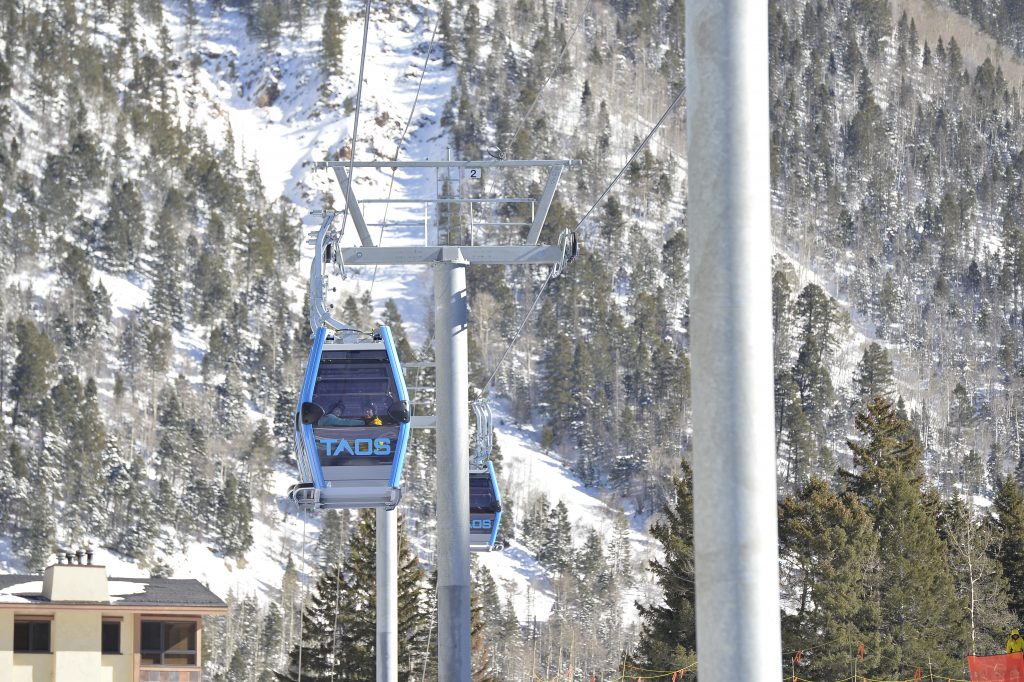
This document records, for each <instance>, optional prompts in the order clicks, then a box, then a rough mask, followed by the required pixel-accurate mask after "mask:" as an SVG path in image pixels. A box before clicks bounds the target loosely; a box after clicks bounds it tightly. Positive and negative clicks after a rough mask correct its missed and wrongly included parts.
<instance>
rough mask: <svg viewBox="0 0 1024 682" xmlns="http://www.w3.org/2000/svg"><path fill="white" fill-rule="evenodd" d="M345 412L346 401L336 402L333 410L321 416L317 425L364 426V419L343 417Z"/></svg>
mask: <svg viewBox="0 0 1024 682" xmlns="http://www.w3.org/2000/svg"><path fill="white" fill-rule="evenodd" d="M344 412H345V403H343V402H341V401H340V400H339V401H338V402H336V403H334V407H332V408H331V411H330V412H328V413H327V414H325V415H324V416H322V417H320V420H319V421H317V423H316V425H317V426H362V425H363V424H364V421H363V420H362V419H350V418H346V417H342V416H341V415H342V414H343V413H344Z"/></svg>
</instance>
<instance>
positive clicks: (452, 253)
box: [316, 159, 580, 682]
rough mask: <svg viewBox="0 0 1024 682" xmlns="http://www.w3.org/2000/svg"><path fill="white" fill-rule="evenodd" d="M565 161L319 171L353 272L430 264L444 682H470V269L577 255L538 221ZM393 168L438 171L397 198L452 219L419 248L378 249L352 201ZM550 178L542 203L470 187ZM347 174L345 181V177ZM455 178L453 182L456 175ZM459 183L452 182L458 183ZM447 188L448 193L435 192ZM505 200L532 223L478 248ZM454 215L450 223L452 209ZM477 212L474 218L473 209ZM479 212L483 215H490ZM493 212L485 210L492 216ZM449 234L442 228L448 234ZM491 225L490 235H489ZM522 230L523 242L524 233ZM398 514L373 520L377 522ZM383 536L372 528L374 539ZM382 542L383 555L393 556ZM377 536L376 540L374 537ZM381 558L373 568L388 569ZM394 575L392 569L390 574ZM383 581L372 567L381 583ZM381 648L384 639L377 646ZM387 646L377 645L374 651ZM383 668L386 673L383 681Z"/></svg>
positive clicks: (384, 629)
mask: <svg viewBox="0 0 1024 682" xmlns="http://www.w3.org/2000/svg"><path fill="white" fill-rule="evenodd" d="M579 165H580V162H579V161H569V160H505V159H502V160H497V159H496V160H488V161H400V162H391V161H382V162H377V161H370V162H365V161H364V162H359V161H357V162H350V161H330V162H321V163H318V164H316V167H317V168H321V169H324V168H329V169H331V170H333V171H334V173H335V175H336V176H337V178H338V183H339V184H340V185H341V189H342V194H343V196H344V197H345V210H346V211H347V213H348V218H350V219H351V220H352V225H353V227H354V228H355V230H356V234H357V235H358V239H359V246H355V247H351V246H350V247H344V246H340V245H339V247H338V248H337V249H336V250H335V257H336V258H338V259H339V260H340V261H342V263H343V264H344V266H345V267H349V266H362V265H366V266H378V265H381V266H395V265H399V266H432V267H433V268H434V324H435V342H434V348H435V356H436V371H437V387H436V391H437V414H436V428H437V431H436V434H437V436H436V437H437V490H436V492H435V496H436V497H435V499H436V504H437V553H436V556H437V645H438V646H437V648H438V677H439V679H441V680H445V682H470V671H471V668H470V612H469V598H470V580H469V557H470V550H469V468H468V465H467V457H468V454H469V431H468V424H469V405H468V400H469V360H468V354H467V328H468V324H469V308H468V305H467V303H468V296H467V291H466V268H468V267H469V266H471V265H548V266H551V267H553V268H557V269H558V270H557V271H560V270H561V268H563V267H564V266H565V263H566V262H567V260H568V259H570V258H571V256H572V255H574V254H573V253H572V252H573V247H574V244H575V238H574V236H573V235H572V234H571V233H569V232H568V231H564V232H563V233H562V234H560V235H559V236H558V239H557V242H556V243H555V244H548V245H545V244H542V243H541V241H540V238H541V235H542V230H543V227H544V221H545V219H546V218H547V214H548V210H549V209H550V208H551V201H552V199H553V198H554V195H555V190H556V188H557V187H558V180H559V178H560V176H561V174H562V171H563V170H564V169H566V168H569V167H573V166H579ZM373 169H380V170H386V169H391V170H394V171H396V172H397V171H398V170H402V171H412V172H417V171H418V172H420V173H429V172H430V171H433V172H434V186H435V193H434V196H427V197H419V198H415V199H403V200H402V201H403V202H406V203H409V202H413V203H421V204H423V205H424V206H429V205H433V206H435V207H439V208H445V209H447V210H446V216H447V220H448V223H447V224H446V225H442V226H439V229H438V230H437V234H436V236H431V233H430V232H431V231H430V230H428V229H426V228H425V229H424V238H423V243H422V244H420V245H416V246H410V245H403V246H381V245H380V244H379V243H374V241H373V238H372V236H371V234H370V228H369V226H368V225H367V222H366V219H365V217H364V212H363V205H365V204H366V203H369V202H360V201H359V199H358V198H357V197H356V196H355V187H354V184H355V183H354V182H353V176H354V175H355V171H356V170H373ZM516 170H518V171H519V172H538V171H540V172H542V173H543V172H546V175H547V177H546V180H545V182H544V187H543V190H542V192H541V194H540V196H539V197H490V196H485V195H484V192H482V191H474V190H472V189H469V188H467V184H470V183H472V181H477V182H476V184H477V186H478V187H479V188H481V189H482V187H483V181H484V176H485V175H489V174H492V173H507V172H514V171H516ZM350 173H351V175H350ZM453 173H454V174H455V175H454V177H453V175H452V174H453ZM456 183H457V184H456ZM440 187H445V188H446V189H445V190H444V191H438V188H440ZM502 204H527V205H529V206H530V207H531V217H530V219H529V220H528V221H523V222H520V223H505V225H507V226H508V227H509V228H510V229H509V230H508V233H507V234H502V235H501V240H502V243H501V244H500V245H489V244H482V243H478V242H479V241H486V240H487V238H488V236H489V235H492V234H494V233H495V231H496V230H495V229H494V228H495V224H494V223H489V222H486V221H484V222H483V223H477V222H475V218H474V216H475V215H476V214H479V213H481V211H480V207H481V206H483V207H487V206H490V207H497V206H500V205H502ZM452 208H458V209H459V211H460V213H459V218H458V219H457V220H455V221H452V219H451V216H452V213H451V209H452ZM474 211H475V212H476V214H475V213H474ZM483 213H485V214H486V211H484V212H483ZM493 213H495V212H494V211H491V214H493ZM444 228H447V229H444ZM485 228H487V229H485ZM523 232H525V233H526V236H525V238H524V237H522V236H520V235H522V233H523ZM382 517H390V519H389V523H390V524H394V523H395V520H394V517H395V514H394V512H387V513H381V514H378V524H380V522H381V521H383V520H384V518H382ZM379 532H380V530H379V529H378V533H379ZM391 537H392V536H388V538H387V542H386V547H387V548H386V550H385V551H391V552H393V551H395V550H394V549H392V548H393V547H394V544H393V541H392V540H391ZM378 538H380V535H378ZM388 561H389V559H388V557H382V555H381V549H380V548H379V549H378V562H379V563H385V564H386V565H388V566H394V565H395V562H394V561H393V560H390V563H389V564H387V562H388ZM388 570H392V569H390V568H389V569H388ZM381 579H382V576H381V571H380V570H379V571H378V581H380V580H381ZM396 589H397V586H396V585H395V583H394V581H393V580H390V579H389V580H386V581H384V582H383V583H381V582H378V591H379V592H386V591H388V590H396ZM396 607H397V599H394V598H392V597H390V596H389V595H387V594H386V593H385V594H384V595H383V598H382V597H381V596H380V595H379V596H378V608H379V609H382V610H385V611H387V613H379V612H378V614H377V619H378V628H377V630H378V637H379V638H380V635H381V633H388V634H389V636H388V637H387V641H388V642H389V643H390V642H394V635H393V634H391V633H396V632H397V627H396V622H397V608H396ZM382 644H383V643H382ZM384 648H385V647H384V646H381V644H379V645H378V651H383V649H384ZM388 648H389V649H390V651H389V652H388V653H389V656H387V657H385V656H380V655H379V656H378V677H377V679H378V680H379V681H383V682H389V680H390V679H393V678H391V673H390V671H391V670H393V669H395V666H394V663H393V661H389V660H382V659H384V658H389V659H391V658H392V657H394V656H395V655H396V654H397V651H395V650H394V649H393V648H391V646H389V647H388ZM381 668H384V669H385V670H386V671H387V672H386V673H385V674H384V676H382V673H381Z"/></svg>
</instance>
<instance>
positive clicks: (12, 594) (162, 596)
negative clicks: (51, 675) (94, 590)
mask: <svg viewBox="0 0 1024 682" xmlns="http://www.w3.org/2000/svg"><path fill="white" fill-rule="evenodd" d="M107 588H108V590H109V593H110V602H109V604H110V605H112V606H121V607H126V606H127V607H133V606H136V607H198V608H204V609H206V608H225V606H226V604H225V603H224V601H223V600H222V599H221V598H220V597H218V596H217V595H215V594H214V593H213V592H211V591H210V590H209V589H207V588H206V587H205V586H204V585H203V584H202V583H200V582H199V581H198V580H193V579H191V578H189V579H176V578H110V579H109V580H108V581H107ZM12 603H13V604H97V603H104V602H85V601H81V602H76V601H63V600H61V601H50V600H49V599H47V598H46V596H45V595H44V594H43V579H42V576H39V575H17V574H8V575H0V604H12Z"/></svg>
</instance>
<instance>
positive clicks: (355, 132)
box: [341, 0, 371, 234]
mask: <svg viewBox="0 0 1024 682" xmlns="http://www.w3.org/2000/svg"><path fill="white" fill-rule="evenodd" d="M370 1H371V0H366V9H365V13H364V16H363V47H362V50H361V52H360V54H359V80H358V82H357V83H356V103H355V111H354V112H353V115H352V146H351V147H349V154H348V186H349V188H350V189H351V187H352V172H353V170H354V168H355V162H356V143H357V142H358V140H359V109H360V106H361V104H362V101H363V72H364V70H365V68H366V45H367V43H368V42H369V38H370ZM350 195H351V193H350V192H346V193H345V202H346V204H347V203H348V197H349V196H350ZM347 221H348V211H345V212H344V213H343V214H342V216H341V234H345V225H346V223H347Z"/></svg>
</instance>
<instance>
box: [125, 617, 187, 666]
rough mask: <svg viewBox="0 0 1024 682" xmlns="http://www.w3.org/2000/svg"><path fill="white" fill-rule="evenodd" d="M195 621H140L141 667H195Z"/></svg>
mask: <svg viewBox="0 0 1024 682" xmlns="http://www.w3.org/2000/svg"><path fill="white" fill-rule="evenodd" d="M198 629H199V627H198V624H197V623H196V622H195V621H190V622H168V621H159V620H144V621H142V633H141V638H142V641H141V646H140V647H139V648H140V649H141V652H142V665H196V633H197V631H198Z"/></svg>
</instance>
